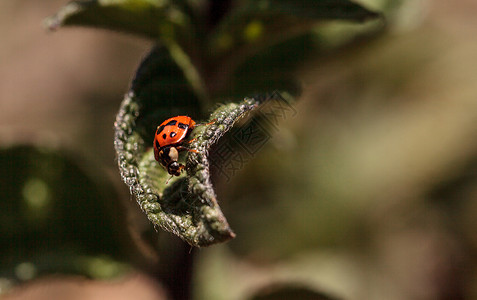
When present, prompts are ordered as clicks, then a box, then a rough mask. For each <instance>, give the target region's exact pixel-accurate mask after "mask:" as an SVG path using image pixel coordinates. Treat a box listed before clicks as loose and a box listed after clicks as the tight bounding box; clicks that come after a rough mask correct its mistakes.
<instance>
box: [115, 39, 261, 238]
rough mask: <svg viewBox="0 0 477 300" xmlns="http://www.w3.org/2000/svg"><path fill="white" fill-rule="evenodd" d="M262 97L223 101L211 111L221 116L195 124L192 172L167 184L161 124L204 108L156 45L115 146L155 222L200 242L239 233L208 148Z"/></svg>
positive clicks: (122, 115)
mask: <svg viewBox="0 0 477 300" xmlns="http://www.w3.org/2000/svg"><path fill="white" fill-rule="evenodd" d="M258 101H259V100H254V99H247V100H244V101H243V102H242V103H240V104H234V103H232V104H227V105H223V106H221V107H219V108H218V109H217V110H216V111H215V112H214V113H213V114H212V115H211V117H210V118H211V119H216V121H215V123H214V124H212V125H209V126H200V127H197V128H196V129H194V132H193V134H194V137H195V138H196V140H195V141H194V142H193V143H192V144H191V147H192V148H194V149H197V150H198V151H199V153H198V154H191V155H189V157H188V159H187V163H186V170H187V176H185V174H184V175H182V176H180V177H174V178H173V179H171V180H170V181H169V183H168V184H166V181H167V179H168V178H169V175H168V174H167V172H166V171H165V170H164V169H163V168H162V166H161V165H160V164H159V163H158V162H157V161H155V159H154V155H153V151H152V141H153V137H154V132H155V129H156V127H157V125H159V124H160V123H161V122H162V121H163V120H165V119H166V118H169V117H171V116H175V115H189V116H191V117H192V118H194V119H195V120H201V119H203V114H201V113H200V111H199V100H198V98H197V97H196V96H195V95H194V93H193V91H192V90H191V88H190V87H189V85H188V83H187V81H186V80H185V77H184V75H183V74H182V72H181V70H180V69H179V68H178V67H177V66H176V65H175V64H174V62H173V61H172V59H171V57H170V56H169V55H168V52H167V51H165V50H164V48H156V49H155V50H154V51H152V53H151V54H150V55H149V56H148V57H147V58H146V59H145V60H144V62H143V63H142V64H141V66H140V67H139V70H138V72H137V76H136V78H135V79H134V80H133V84H132V88H131V91H130V92H129V93H128V95H126V97H125V99H124V101H123V103H122V104H121V108H120V111H119V113H118V115H117V119H116V123H115V131H116V134H115V148H116V151H117V154H118V164H119V168H120V171H121V175H122V178H123V180H124V182H125V183H126V184H127V185H128V186H129V187H130V189H131V193H132V194H133V195H135V197H136V199H137V201H138V203H139V206H140V207H141V208H142V209H143V211H144V212H145V213H146V215H147V217H148V218H149V220H150V221H151V222H152V223H153V224H154V225H156V226H158V227H161V228H163V229H164V230H167V231H170V232H172V233H174V234H176V235H178V236H179V237H180V238H182V239H183V240H184V241H186V242H188V243H189V244H191V245H193V246H197V247H202V246H208V245H210V244H214V243H218V242H223V241H226V240H228V239H230V238H233V237H234V234H233V232H232V230H231V229H230V227H229V225H228V224H227V221H226V219H225V217H224V216H223V214H222V212H221V210H220V207H219V206H218V203H217V199H216V196H215V192H214V190H213V188H212V185H211V182H210V174H209V166H208V161H207V152H208V150H209V149H210V147H211V146H212V145H213V144H214V143H215V142H216V141H217V140H218V139H219V138H220V137H221V136H222V135H223V134H224V133H225V132H227V131H228V130H229V129H230V128H231V127H232V125H233V124H234V122H235V121H236V120H237V119H239V118H240V117H242V116H243V115H244V113H245V112H247V111H250V110H252V109H253V108H255V107H256V105H257V103H258ZM184 155H186V154H184Z"/></svg>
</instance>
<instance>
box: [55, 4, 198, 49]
mask: <svg viewBox="0 0 477 300" xmlns="http://www.w3.org/2000/svg"><path fill="white" fill-rule="evenodd" d="M186 11H187V6H186V5H185V4H184V3H183V1H164V0H78V1H72V2H70V3H68V4H67V5H66V6H64V7H63V8H62V9H61V10H60V11H58V13H56V15H54V16H52V17H50V18H48V19H47V20H46V25H47V27H48V28H50V29H52V30H54V29H56V28H58V27H59V26H64V25H82V26H92V27H99V28H105V29H111V30H117V31H123V32H127V33H132V34H138V35H142V36H146V37H149V38H153V39H156V40H157V39H159V38H162V39H166V40H180V41H182V42H184V43H186V41H187V40H188V38H190V37H191V34H192V33H193V28H192V26H191V16H190V15H189V14H188V13H186Z"/></svg>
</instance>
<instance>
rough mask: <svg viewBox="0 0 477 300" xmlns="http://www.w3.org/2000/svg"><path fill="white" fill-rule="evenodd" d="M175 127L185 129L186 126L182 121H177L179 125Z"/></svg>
mask: <svg viewBox="0 0 477 300" xmlns="http://www.w3.org/2000/svg"><path fill="white" fill-rule="evenodd" d="M177 127H179V128H180V129H187V127H188V126H187V125H186V124H184V123H180V122H179V125H177Z"/></svg>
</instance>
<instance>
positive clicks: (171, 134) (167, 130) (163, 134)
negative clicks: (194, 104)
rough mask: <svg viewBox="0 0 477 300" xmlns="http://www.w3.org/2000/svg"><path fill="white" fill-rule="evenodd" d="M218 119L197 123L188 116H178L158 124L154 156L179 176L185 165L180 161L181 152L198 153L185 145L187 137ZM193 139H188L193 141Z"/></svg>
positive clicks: (173, 174)
mask: <svg viewBox="0 0 477 300" xmlns="http://www.w3.org/2000/svg"><path fill="white" fill-rule="evenodd" d="M215 121H216V120H213V121H212V122H209V123H206V124H196V123H195V121H194V120H192V118H190V117H188V116H176V117H173V118H169V119H167V120H165V121H164V122H162V123H161V125H159V126H157V129H156V134H155V136H154V158H155V159H156V160H157V161H158V162H159V163H160V164H161V165H162V166H163V167H164V168H165V169H166V170H167V173H169V174H170V175H172V176H179V175H180V174H181V171H182V170H183V169H184V167H185V166H184V165H183V164H181V163H179V162H178V160H179V152H180V151H189V152H194V153H197V150H193V149H189V148H187V147H185V146H184V144H185V141H186V139H187V138H188V137H189V136H190V134H191V132H192V130H193V129H194V128H195V127H197V126H201V125H210V124H213V123H214V122H215ZM192 141H194V139H193V140H191V141H188V142H187V143H191V142H192Z"/></svg>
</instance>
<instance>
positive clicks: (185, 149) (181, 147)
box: [176, 146, 199, 153]
mask: <svg viewBox="0 0 477 300" xmlns="http://www.w3.org/2000/svg"><path fill="white" fill-rule="evenodd" d="M176 149H177V151H188V152H192V153H199V151H197V150H195V149H189V148H187V147H184V146H179V147H176Z"/></svg>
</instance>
